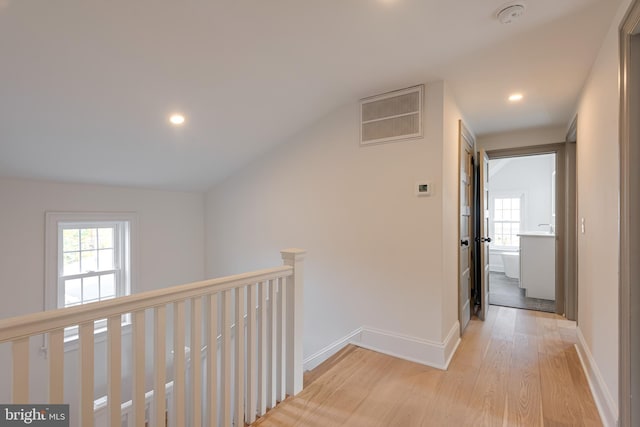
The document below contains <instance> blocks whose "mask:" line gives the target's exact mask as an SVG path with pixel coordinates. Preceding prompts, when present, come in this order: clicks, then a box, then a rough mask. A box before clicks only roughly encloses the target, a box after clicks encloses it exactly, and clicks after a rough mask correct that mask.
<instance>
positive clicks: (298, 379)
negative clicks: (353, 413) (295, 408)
mask: <svg viewBox="0 0 640 427" xmlns="http://www.w3.org/2000/svg"><path fill="white" fill-rule="evenodd" d="M280 253H281V254H282V260H283V261H284V265H288V266H291V267H293V275H291V276H289V277H287V287H286V289H287V293H286V300H287V302H286V304H287V331H286V339H287V344H286V345H287V394H288V395H290V396H294V395H296V394H298V393H300V392H301V391H302V376H303V366H302V340H303V328H302V327H303V324H304V257H305V255H306V254H307V251H305V250H303V249H285V250H283V251H281V252H280Z"/></svg>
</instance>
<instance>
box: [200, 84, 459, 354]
mask: <svg viewBox="0 0 640 427" xmlns="http://www.w3.org/2000/svg"><path fill="white" fill-rule="evenodd" d="M425 97H426V113H425V137H424V138H422V139H417V140H410V141H402V142H396V143H389V144H381V145H375V146H366V147H360V146H359V144H358V112H359V109H358V104H357V103H353V104H349V105H346V106H344V107H342V108H339V109H337V110H335V111H333V112H332V113H331V114H329V115H328V116H327V117H325V118H324V119H322V120H320V121H319V122H317V123H316V124H315V125H313V126H312V127H310V128H308V129H306V130H305V131H303V132H301V133H299V134H298V135H296V136H294V137H293V138H291V140H290V141H289V142H287V143H284V144H283V145H281V146H280V147H279V148H278V149H276V150H275V151H273V152H270V153H269V154H267V155H266V156H264V157H263V158H261V159H259V160H258V161H256V162H254V163H252V164H251V165H249V166H247V167H246V168H244V169H243V170H241V171H240V172H238V173H236V174H234V175H233V176H232V177H231V178H229V179H228V180H226V181H225V182H223V183H221V184H219V185H217V186H216V187H214V188H213V189H212V190H211V191H210V192H209V193H208V195H207V242H208V244H207V254H208V260H207V272H208V274H209V275H214V276H219V275H226V274H231V273H237V272H241V271H246V270H253V269H256V268H260V267H267V266H272V265H278V264H279V263H280V259H279V250H280V249H282V248H286V247H289V246H295V247H301V248H304V249H307V250H308V257H307V261H306V265H305V275H306V277H305V325H304V327H305V342H304V354H305V357H308V356H310V355H312V354H314V353H316V352H318V351H319V350H321V349H323V348H324V347H326V346H327V345H329V344H331V343H332V342H334V341H336V340H338V339H340V338H343V337H345V336H346V335H347V334H349V333H351V332H353V331H354V330H356V329H357V328H360V327H362V326H369V327H372V328H376V329H381V330H385V331H390V332H392V333H394V334H402V335H404V336H410V337H412V338H417V339H419V340H423V341H424V340H426V341H429V342H435V343H441V342H442V341H443V339H444V337H445V331H446V332H447V333H448V332H449V331H450V330H451V329H452V327H453V326H454V324H455V322H456V321H457V310H456V305H455V304H453V303H452V301H450V300H451V299H452V298H451V295H452V293H453V292H457V291H456V287H455V286H456V285H455V283H457V282H456V280H457V276H456V275H455V274H456V271H457V270H456V268H454V267H453V266H452V265H451V262H452V260H451V256H455V251H454V250H452V247H453V246H452V245H455V241H456V240H455V239H456V238H457V234H456V235H455V236H456V237H454V240H453V243H447V244H446V245H445V247H444V248H443V239H450V238H451V236H452V235H453V231H454V230H452V229H451V224H453V223H454V221H453V220H451V221H450V223H449V222H448V223H447V226H446V227H444V228H443V222H444V221H443V214H445V213H447V214H448V213H449V210H450V209H451V206H450V205H449V203H450V202H451V201H452V200H455V197H454V198H453V199H451V197H453V196H452V195H451V194H452V193H451V191H455V194H456V197H457V190H455V188H456V187H455V185H456V184H455V183H454V182H452V181H451V180H452V177H453V173H454V172H451V173H449V174H447V175H444V176H443V162H446V163H447V167H449V163H450V162H452V165H451V166H452V167H453V168H455V167H456V165H457V158H453V157H452V156H453V154H452V153H453V151H452V150H454V149H455V152H456V153H457V120H458V118H459V117H458V116H456V113H457V109H456V108H455V104H454V103H453V100H452V99H451V97H450V95H449V94H447V89H446V86H445V84H444V83H443V82H440V83H434V84H431V85H428V86H427V88H426V96H425ZM445 99H446V103H445V102H444V100H445ZM445 104H446V105H447V108H443V106H444V105H445ZM445 120H446V122H447V126H446V127H445V128H443V123H444V121H445ZM454 122H455V124H454ZM449 125H450V126H449ZM454 126H455V129H456V130H455V132H456V137H455V144H456V145H453V146H448V145H447V147H446V150H443V138H444V134H446V138H447V142H451V143H453V142H454V141H453V137H452V134H451V132H453V131H454ZM456 156H457V154H456ZM456 176H457V172H456ZM456 179H457V178H456ZM420 180H427V181H430V182H431V183H432V184H433V186H434V192H433V195H432V196H430V197H420V198H418V197H416V196H415V195H414V184H415V183H416V182H417V181H420ZM452 189H453V190H452ZM445 192H446V193H447V196H446V197H445V195H444V194H445ZM445 200H446V201H447V202H446V203H445ZM456 203H457V202H456ZM456 206H457V204H456ZM454 219H455V218H454ZM452 274H453V276H452V277H451V275H452ZM450 287H452V288H451V289H449V288H450ZM444 294H447V295H446V297H445V295H444ZM456 295H457V294H456ZM456 298H457V297H456ZM445 300H446V301H445ZM443 301H444V306H443ZM453 313H455V316H452V314H453Z"/></svg>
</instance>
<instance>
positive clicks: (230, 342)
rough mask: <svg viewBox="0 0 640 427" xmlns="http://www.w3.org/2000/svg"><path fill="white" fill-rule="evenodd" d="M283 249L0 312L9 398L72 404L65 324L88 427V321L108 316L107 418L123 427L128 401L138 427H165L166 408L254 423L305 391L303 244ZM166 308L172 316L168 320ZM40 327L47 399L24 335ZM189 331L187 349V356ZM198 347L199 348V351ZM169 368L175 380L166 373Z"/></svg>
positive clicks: (228, 422) (177, 415)
mask: <svg viewBox="0 0 640 427" xmlns="http://www.w3.org/2000/svg"><path fill="white" fill-rule="evenodd" d="M281 254H282V258H283V261H284V266H281V267H275V268H271V269H265V270H260V271H256V272H252V273H245V274H239V275H235V276H228V277H222V278H217V279H211V280H205V281H201V282H196V283H191V284H187V285H181V286H175V287H171V288H166V289H159V290H154V291H149V292H143V293H139V294H134V295H130V296H126V297H122V298H117V299H113V300H108V301H101V302H96V303H91V304H85V305H82V306H76V307H70V308H65V309H59V310H52V311H46V312H40V313H34V314H30V315H25V316H20V317H14V318H10V319H4V320H0V343H4V342H11V343H12V368H13V369H12V380H11V387H12V401H13V403H16V404H28V403H33V404H40V403H50V404H56V403H71V402H68V401H65V386H64V377H65V376H64V352H65V342H64V330H65V328H68V327H78V336H79V354H80V363H79V366H77V369H78V375H79V378H80V380H79V384H78V387H79V392H78V393H77V396H80V397H79V402H74V403H75V405H74V406H75V407H77V408H78V410H77V413H71V414H70V418H71V424H72V425H74V424H75V425H81V426H83V427H92V426H94V424H95V418H94V417H95V414H94V403H95V402H94V400H95V385H94V374H95V372H94V365H95V362H94V351H95V350H94V349H95V346H94V332H95V331H94V322H95V321H97V320H101V319H107V353H108V354H107V371H108V373H107V387H106V390H107V395H106V406H107V412H108V417H107V418H108V420H109V421H108V425H110V426H112V427H116V426H117V427H120V426H121V425H122V424H121V423H122V415H123V412H122V411H123V410H122V407H123V404H125V403H126V404H125V405H124V406H126V407H130V411H128V414H132V417H131V418H132V419H133V423H132V424H129V425H134V426H136V427H144V426H145V424H146V423H147V424H146V425H150V426H164V425H165V418H166V417H167V415H168V419H169V425H171V426H176V427H182V426H187V425H188V426H193V427H200V426H210V427H212V426H216V427H218V426H223V427H231V426H236V427H238V426H243V425H244V423H248V424H250V423H252V422H254V421H255V420H256V418H257V417H260V416H261V415H264V414H265V413H266V411H267V409H270V408H273V407H274V406H275V405H276V404H277V402H280V401H282V400H284V399H285V398H286V396H287V395H295V394H297V393H298V392H300V391H301V390H302V373H303V371H302V324H303V322H302V319H303V317H302V316H303V304H302V303H303V266H304V263H303V260H304V256H305V251H303V250H300V249H288V250H284V251H282V252H281ZM168 308H172V310H171V311H172V313H173V320H172V322H167V317H168V313H167V309H168ZM187 309H188V311H189V313H190V315H189V319H187V318H186V316H187ZM125 315H127V316H126V317H123V316H125ZM147 316H149V317H150V316H153V331H154V333H153V335H150V334H146V331H147V329H148V328H147V325H146V318H147ZM123 319H131V320H130V321H131V325H130V328H131V337H132V348H133V357H132V364H133V368H132V374H131V377H130V378H126V383H129V382H130V383H131V385H132V387H131V388H132V390H131V399H128V400H127V402H123V399H122V384H123V372H122V366H123V361H122V355H121V354H122V348H123V341H122V336H123V327H122V326H123V324H122V320H123ZM171 326H172V333H173V346H172V348H173V360H172V362H171V363H170V364H168V362H167V360H166V345H167V344H169V343H167V340H166V336H167V334H168V332H169V331H168V329H171ZM127 328H128V327H127ZM149 330H151V329H150V328H149ZM43 334H44V335H46V337H47V343H48V348H47V355H48V361H49V367H48V370H49V378H48V387H49V389H48V402H31V401H30V399H29V396H30V390H29V377H30V370H29V356H30V354H29V353H30V347H29V340H30V338H31V337H34V338H36V337H38V336H41V335H43ZM187 337H189V348H190V349H191V350H192V351H188V352H187V353H188V354H187V355H185V347H186V339H187ZM203 337H204V340H203ZM149 339H151V340H153V343H152V344H153V345H152V346H151V347H150V348H152V349H153V352H154V354H153V363H152V365H153V366H147V364H148V363H147V361H148V360H149V359H146V357H145V348H147V349H148V347H146V345H145V344H146V342H147V340H149ZM203 341H204V342H203ZM201 348H202V349H206V350H203V351H202V352H201V351H197V350H198V349H201ZM203 353H204V356H203ZM169 367H172V369H170V372H172V373H173V374H172V375H173V378H172V379H169V378H167V369H168V368H169ZM205 373H206V374H205ZM150 378H151V379H152V384H151V389H149V384H148V383H147V381H151V380H149V379H150ZM171 381H172V382H171ZM170 382H171V392H172V398H171V399H169V402H170V406H171V407H170V408H167V407H166V404H165V402H166V401H167V399H166V387H167V384H168V383H170ZM43 383H44V384H46V381H43ZM44 384H43V386H44ZM187 387H188V391H187ZM187 396H188V397H187ZM150 399H152V400H153V402H152V404H150V403H149V400H150ZM147 408H151V410H147Z"/></svg>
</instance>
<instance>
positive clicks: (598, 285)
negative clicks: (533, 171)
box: [577, 0, 630, 416]
mask: <svg viewBox="0 0 640 427" xmlns="http://www.w3.org/2000/svg"><path fill="white" fill-rule="evenodd" d="M629 4H630V0H624V1H623V2H622V5H621V6H620V9H619V11H618V13H617V15H616V17H615V18H614V20H613V22H612V24H611V27H610V30H609V32H608V34H607V37H606V38H605V40H604V43H603V45H602V47H601V50H600V53H599V55H598V58H597V60H596V61H595V63H594V66H593V69H592V70H591V73H590V76H589V79H588V81H587V83H586V85H585V87H584V90H583V92H582V96H581V98H580V101H579V103H578V108H577V113H578V143H577V164H578V166H577V168H578V179H577V182H578V184H577V186H578V217H579V218H584V219H585V225H586V232H585V233H584V234H581V233H579V234H578V310H579V311H578V326H579V329H580V332H581V333H582V335H583V336H584V340H585V343H586V346H587V348H588V351H589V352H590V353H591V355H592V357H593V361H594V362H595V365H596V368H597V370H598V371H599V373H600V375H601V379H602V382H603V385H604V386H605V387H606V390H605V394H608V396H605V403H607V402H606V400H607V398H610V400H611V403H612V405H613V407H612V408H610V409H611V412H613V413H614V414H615V415H616V416H617V411H618V408H617V405H618V257H619V249H618V189H619V171H620V169H619V159H618V156H619V150H618V119H619V116H618V112H619V89H618V60H619V59H618V55H619V51H618V28H619V25H620V23H621V20H622V17H623V15H624V13H625V12H626V10H627V8H628V6H629Z"/></svg>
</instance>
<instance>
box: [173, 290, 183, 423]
mask: <svg viewBox="0 0 640 427" xmlns="http://www.w3.org/2000/svg"><path fill="white" fill-rule="evenodd" d="M184 323H185V322H184V301H177V302H175V303H174V304H173V369H174V371H173V402H174V407H175V408H174V412H175V424H174V425H175V426H176V427H180V426H183V425H184V424H185V408H184V405H185V393H186V389H185V381H184V378H185V361H184V334H185V327H184Z"/></svg>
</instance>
